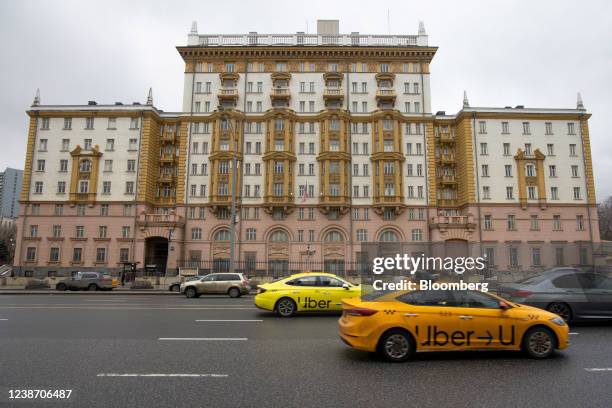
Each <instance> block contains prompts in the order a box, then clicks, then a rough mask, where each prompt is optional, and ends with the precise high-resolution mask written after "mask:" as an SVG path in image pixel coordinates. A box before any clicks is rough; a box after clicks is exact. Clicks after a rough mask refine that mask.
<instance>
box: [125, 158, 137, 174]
mask: <svg viewBox="0 0 612 408" xmlns="http://www.w3.org/2000/svg"><path fill="white" fill-rule="evenodd" d="M127 171H128V172H134V171H136V160H131V159H130V160H128V161H127Z"/></svg>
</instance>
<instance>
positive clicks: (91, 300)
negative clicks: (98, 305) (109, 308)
mask: <svg viewBox="0 0 612 408" xmlns="http://www.w3.org/2000/svg"><path fill="white" fill-rule="evenodd" d="M85 301H86V302H127V301H128V299H85Z"/></svg>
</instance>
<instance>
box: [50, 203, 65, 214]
mask: <svg viewBox="0 0 612 408" xmlns="http://www.w3.org/2000/svg"><path fill="white" fill-rule="evenodd" d="M63 214H64V205H63V204H55V209H54V211H53V215H63Z"/></svg>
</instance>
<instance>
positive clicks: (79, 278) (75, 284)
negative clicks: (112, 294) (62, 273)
mask: <svg viewBox="0 0 612 408" xmlns="http://www.w3.org/2000/svg"><path fill="white" fill-rule="evenodd" d="M117 283H118V282H117V279H113V278H112V277H111V276H110V275H106V274H103V273H100V272H77V273H76V274H75V275H74V276H73V277H71V278H69V279H65V280H63V281H61V282H58V283H57V285H55V289H57V290H62V291H64V290H112V289H113V288H114V287H116V286H117Z"/></svg>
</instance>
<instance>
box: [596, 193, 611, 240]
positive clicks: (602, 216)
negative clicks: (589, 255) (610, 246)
mask: <svg viewBox="0 0 612 408" xmlns="http://www.w3.org/2000/svg"><path fill="white" fill-rule="evenodd" d="M597 213H598V215H599V235H600V238H601V239H604V240H607V241H611V240H612V196H611V197H608V198H606V199H605V200H604V201H602V202H601V203H600V204H599V205H598V206H597Z"/></svg>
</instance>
